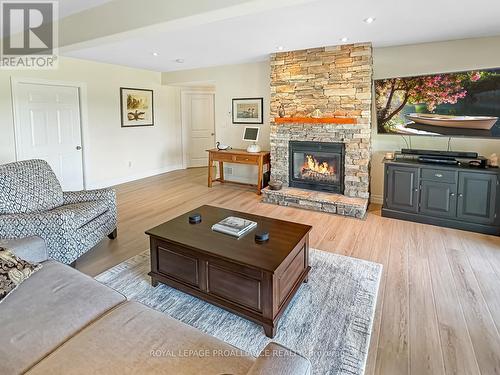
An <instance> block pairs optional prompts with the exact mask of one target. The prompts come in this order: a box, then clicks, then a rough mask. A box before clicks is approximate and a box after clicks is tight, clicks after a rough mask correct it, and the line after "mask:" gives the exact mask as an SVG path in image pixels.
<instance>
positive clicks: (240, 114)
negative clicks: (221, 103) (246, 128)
mask: <svg viewBox="0 0 500 375" xmlns="http://www.w3.org/2000/svg"><path fill="white" fill-rule="evenodd" d="M263 107H264V98H236V99H233V110H232V112H233V124H262V123H263Z"/></svg>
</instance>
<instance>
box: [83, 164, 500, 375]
mask: <svg viewBox="0 0 500 375" xmlns="http://www.w3.org/2000/svg"><path fill="white" fill-rule="evenodd" d="M206 176H207V171H206V169H204V168H200V169H190V170H184V171H175V172H171V173H167V174H164V175H159V176H155V177H151V178H147V179H144V180H140V181H135V182H131V183H127V184H124V185H120V186H118V187H117V193H118V212H119V227H118V238H117V239H116V240H114V241H109V240H105V241H103V242H102V243H101V244H100V245H99V246H98V247H96V248H95V249H94V250H92V251H91V252H90V253H88V254H87V255H86V256H84V257H83V258H81V259H80V260H78V262H77V268H78V269H80V270H81V271H83V272H85V273H87V274H89V275H92V276H94V275H96V274H98V273H100V272H102V271H104V270H106V269H108V268H109V267H111V266H113V265H115V264H118V263H120V262H121V261H123V260H125V259H127V258H129V257H131V256H133V255H136V254H138V253H140V252H142V251H144V250H146V249H147V248H148V239H147V237H146V235H145V234H144V231H145V230H146V229H148V228H150V227H152V226H155V225H158V224H160V223H162V222H164V221H166V220H168V219H171V218H173V217H175V216H177V215H180V214H181V213H183V212H185V211H187V210H191V209H194V208H196V207H197V206H199V205H202V204H212V205H215V206H220V207H225V208H230V209H234V210H240V211H246V212H250V213H255V214H259V215H264V216H270V217H275V218H281V219H285V220H291V221H296V222H301V223H305V224H309V225H312V226H313V227H314V228H313V231H312V233H311V247H314V248H318V249H321V250H325V251H331V252H335V253H338V254H342V255H347V256H353V257H357V258H361V259H367V260H371V261H374V262H378V263H381V264H383V266H384V272H383V276H382V281H381V285H380V290H379V299H378V303H377V313H376V317H375V322H374V327H373V334H372V340H371V346H370V352H369V357H368V363H367V371H366V374H384V375H386V374H387V375H390V374H418V375H421V374H423V375H425V374H464V375H465V374H467V375H468V374H488V375H489V374H500V334H499V331H500V238H499V237H494V236H487V235H482V234H477V233H470V232H464V231H458V230H454V229H446V228H439V227H434V226H430V225H424V224H417V223H410V222H406V221H399V220H394V219H388V218H383V217H381V216H380V207H378V206H373V207H372V206H371V207H370V212H369V214H368V215H367V218H366V219H365V220H357V219H351V218H345V217H341V216H336V215H329V214H323V213H317V212H311V211H305V210H299V209H295V208H289V207H279V206H274V205H268V204H264V203H261V202H260V198H259V197H258V196H257V195H256V194H255V192H254V191H253V189H247V188H244V187H238V186H234V185H220V184H215V185H214V187H213V188H211V189H209V188H208V187H206V185H205V184H206Z"/></svg>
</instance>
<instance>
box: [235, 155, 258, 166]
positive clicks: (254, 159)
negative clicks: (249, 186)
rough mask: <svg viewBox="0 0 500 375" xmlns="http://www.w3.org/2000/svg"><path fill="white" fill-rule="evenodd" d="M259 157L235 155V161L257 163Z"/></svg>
mask: <svg viewBox="0 0 500 375" xmlns="http://www.w3.org/2000/svg"><path fill="white" fill-rule="evenodd" d="M258 160H259V157H258V156H257V155H235V159H234V161H235V162H236V163H244V164H257V161H258Z"/></svg>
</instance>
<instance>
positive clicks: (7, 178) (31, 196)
mask: <svg viewBox="0 0 500 375" xmlns="http://www.w3.org/2000/svg"><path fill="white" fill-rule="evenodd" d="M0 186H1V187H2V188H1V189H0V214H23V213H32V212H39V211H46V210H51V209H53V208H55V207H59V206H60V205H62V204H63V192H62V189H61V185H60V184H59V181H58V180H57V177H56V175H55V174H54V172H53V171H52V169H51V168H50V166H49V164H48V163H47V162H46V161H45V160H23V161H18V162H15V163H9V164H4V165H0Z"/></svg>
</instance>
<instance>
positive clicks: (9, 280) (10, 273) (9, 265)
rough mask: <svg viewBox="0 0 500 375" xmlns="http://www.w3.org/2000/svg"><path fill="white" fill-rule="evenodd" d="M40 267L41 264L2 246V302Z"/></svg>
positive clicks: (0, 274)
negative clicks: (21, 256) (31, 261)
mask: <svg viewBox="0 0 500 375" xmlns="http://www.w3.org/2000/svg"><path fill="white" fill-rule="evenodd" d="M40 268H42V265H41V264H38V263H34V264H33V263H30V262H27V261H25V260H23V259H21V258H19V257H17V256H16V255H15V254H14V253H13V252H12V251H11V250H8V249H5V248H3V247H0V302H2V301H3V299H4V298H5V297H7V295H9V294H10V293H12V291H13V290H14V289H16V288H17V287H18V286H19V285H21V284H22V283H23V282H24V281H26V280H28V278H29V277H30V276H31V275H33V274H34V273H35V272H36V271H38V270H39V269H40Z"/></svg>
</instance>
